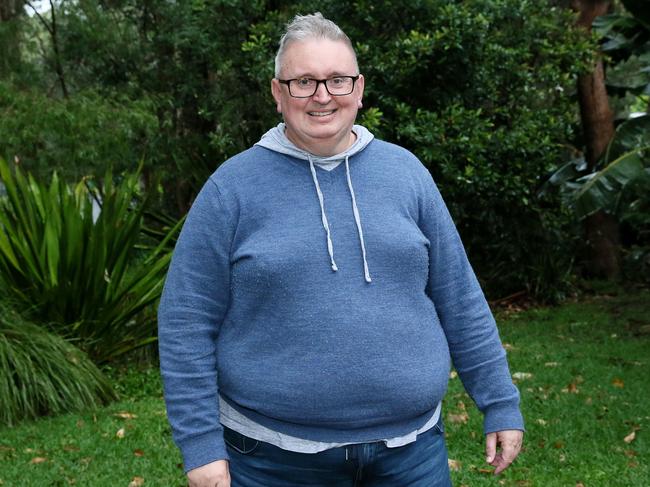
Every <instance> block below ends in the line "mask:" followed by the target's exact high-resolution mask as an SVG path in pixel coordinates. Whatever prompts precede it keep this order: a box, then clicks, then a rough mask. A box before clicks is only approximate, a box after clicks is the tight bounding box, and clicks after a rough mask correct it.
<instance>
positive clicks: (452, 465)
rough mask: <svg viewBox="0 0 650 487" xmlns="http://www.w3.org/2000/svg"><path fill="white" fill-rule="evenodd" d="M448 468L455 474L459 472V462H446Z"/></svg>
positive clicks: (450, 460)
mask: <svg viewBox="0 0 650 487" xmlns="http://www.w3.org/2000/svg"><path fill="white" fill-rule="evenodd" d="M447 464H448V465H449V468H450V469H451V470H453V471H455V472H457V471H459V470H460V462H459V461H458V460H452V459H451V458H450V459H448V460H447Z"/></svg>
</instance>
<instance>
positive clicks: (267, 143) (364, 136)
mask: <svg viewBox="0 0 650 487" xmlns="http://www.w3.org/2000/svg"><path fill="white" fill-rule="evenodd" d="M285 129H286V124H285V123H284V122H281V123H279V124H278V125H276V126H275V127H273V128H272V129H270V130H269V131H268V132H266V133H265V134H264V135H262V138H261V139H260V140H259V142H257V144H255V145H259V146H260V147H265V148H267V149H270V150H272V151H274V152H279V153H280V154H286V155H288V156H291V157H295V158H297V159H302V160H303V161H309V160H311V161H313V163H314V164H315V165H317V166H318V167H321V168H323V169H325V170H328V171H330V170H332V169H334V168H335V167H336V166H338V165H339V164H340V163H341V162H343V161H344V160H345V158H346V157H351V156H353V155H354V154H356V153H357V152H361V151H362V150H363V149H365V148H366V146H367V145H368V144H369V143H370V142H371V141H372V139H374V138H375V136H374V135H372V133H371V132H370V131H369V130H368V129H367V128H365V127H363V126H361V125H354V126H352V132H354V133H355V135H356V136H357V139H356V140H355V141H354V143H353V144H352V145H351V146H350V147H348V148H347V149H346V150H345V151H343V152H341V153H340V154H335V155H333V156H327V157H321V156H317V155H314V154H311V153H310V152H307V151H305V150H303V149H300V148H299V147H297V146H296V145H295V144H294V143H293V142H291V141H290V140H289V139H288V138H287V134H286V133H285Z"/></svg>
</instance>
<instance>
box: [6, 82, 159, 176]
mask: <svg viewBox="0 0 650 487" xmlns="http://www.w3.org/2000/svg"><path fill="white" fill-rule="evenodd" d="M154 110H155V107H154V106H153V104H152V103H151V102H150V101H149V100H148V99H147V98H146V97H139V98H138V99H137V100H130V99H128V98H126V97H124V96H117V95H116V96H108V95H106V94H104V95H101V96H100V95H99V94H98V93H96V92H93V91H90V90H86V91H85V92H83V93H76V94H75V96H73V97H71V98H69V99H52V98H51V97H50V96H48V95H47V94H46V93H45V92H43V91H40V90H38V89H37V88H36V89H34V88H32V89H19V88H18V87H16V86H15V85H14V84H13V83H11V82H7V81H2V80H0V157H5V158H6V159H8V160H14V158H18V160H20V162H21V164H22V165H23V166H24V167H25V168H27V169H28V170H29V171H31V172H32V173H34V174H36V175H37V176H39V177H42V178H46V177H49V176H50V175H51V174H52V172H54V171H57V172H58V173H59V174H60V175H61V176H62V177H63V178H64V179H65V180H68V181H76V180H79V179H80V178H81V177H83V176H86V175H89V174H103V173H104V172H106V170H107V169H108V168H109V167H114V168H115V169H116V170H119V171H123V170H127V169H130V170H135V167H133V164H134V163H133V162H132V161H138V160H140V159H141V158H143V157H145V156H149V155H151V152H152V150H153V149H152V148H153V145H154V143H155V141H156V140H157V130H158V121H157V119H156V115H155V112H154ZM82 134H83V135H82ZM129 164H131V167H129V166H128V165H129Z"/></svg>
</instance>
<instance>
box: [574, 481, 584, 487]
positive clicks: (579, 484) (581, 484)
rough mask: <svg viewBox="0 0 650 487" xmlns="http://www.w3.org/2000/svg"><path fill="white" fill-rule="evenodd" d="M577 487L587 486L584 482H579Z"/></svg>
mask: <svg viewBox="0 0 650 487" xmlns="http://www.w3.org/2000/svg"><path fill="white" fill-rule="evenodd" d="M576 487H585V484H583V483H582V482H578V483H577V484H576Z"/></svg>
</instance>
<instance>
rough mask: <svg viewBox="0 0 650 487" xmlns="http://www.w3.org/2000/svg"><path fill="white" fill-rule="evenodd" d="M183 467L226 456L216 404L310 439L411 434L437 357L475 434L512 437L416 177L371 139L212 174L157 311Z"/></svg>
mask: <svg viewBox="0 0 650 487" xmlns="http://www.w3.org/2000/svg"><path fill="white" fill-rule="evenodd" d="M159 340H160V361H161V370H162V375H163V381H164V389H165V399H166V402H167V411H168V416H169V420H170V423H171V425H172V431H173V434H174V439H175V441H176V443H177V444H178V446H179V447H180V449H181V452H182V453H183V457H184V460H185V468H186V470H190V469H192V468H196V467H199V466H201V465H204V464H207V463H209V462H211V461H214V460H218V459H224V458H227V454H226V451H225V446H224V442H223V434H222V427H221V425H220V424H219V410H218V396H219V395H221V397H222V398H223V399H224V400H225V401H226V402H227V403H228V404H229V405H230V406H232V407H233V408H234V409H236V410H237V411H238V412H239V413H241V414H243V415H244V416H246V417H248V418H250V419H251V420H252V421H254V422H256V423H258V424H260V425H263V426H265V427H267V428H270V429H272V430H274V431H278V432H281V433H284V434H287V435H291V436H295V437H297V438H304V439H307V440H313V441H322V442H361V441H374V440H378V439H382V438H393V437H398V436H400V435H405V434H407V433H409V432H412V431H413V430H416V429H418V428H420V427H422V426H423V425H424V424H425V423H426V422H427V421H428V420H429V419H430V418H431V416H432V415H433V413H434V411H435V409H436V407H437V405H438V403H439V402H440V401H441V400H442V398H443V396H444V394H445V391H446V388H447V381H448V376H449V370H450V358H451V359H452V360H453V362H454V365H455V367H456V369H457V371H458V374H459V376H460V377H461V379H462V381H463V384H464V386H465V388H466V389H467V390H468V392H469V393H470V395H471V396H472V398H473V399H474V401H475V402H476V404H477V405H478V407H479V409H480V410H481V411H482V412H483V413H484V431H485V432H486V433H487V432H491V431H500V430H504V429H523V420H522V417H521V414H520V412H519V407H518V404H519V395H518V391H517V389H516V387H515V386H514V385H513V384H512V381H511V378H510V373H509V370H508V365H507V361H506V357H505V351H504V350H503V347H502V346H501V343H500V340H499V336H498V332H497V329H496V325H495V323H494V319H493V317H492V315H491V313H490V310H489V308H488V305H487V303H486V301H485V298H484V296H483V293H482V292H481V289H480V287H479V285H478V282H477V280H476V278H475V276H474V273H473V272H472V269H471V267H470V265H469V263H468V261H467V258H466V256H465V252H464V250H463V247H462V244H461V241H460V239H459V237H458V234H457V232H456V229H455V227H454V225H453V222H452V220H451V218H450V216H449V213H448V212H447V209H446V207H445V205H444V203H443V201H442V198H441V196H440V193H439V192H438V190H437V188H436V186H435V184H434V183H433V180H432V179H431V176H430V175H429V173H428V171H427V170H426V168H424V167H423V166H422V164H421V163H420V162H419V161H418V160H417V158H415V157H414V156H413V155H412V154H411V153H409V152H408V151H406V150H405V149H403V148H400V147H398V146H395V145H392V144H388V143H386V142H382V141H379V140H376V139H375V140H372V141H370V142H369V143H368V144H367V145H366V146H365V148H363V150H361V151H360V152H358V153H356V154H354V155H352V156H348V157H346V158H345V161H344V164H343V163H342V164H340V165H338V166H337V167H336V168H335V169H332V170H330V171H327V170H323V169H322V168H320V167H318V166H315V165H314V164H313V161H312V160H311V158H309V157H308V160H307V161H305V160H303V159H300V158H297V157H292V156H290V155H287V154H282V153H278V152H277V151H274V150H270V149H268V148H265V147H261V146H254V147H253V148H251V149H249V150H247V151H245V152H242V153H241V154H238V155H237V156H235V157H233V158H232V159H230V160H228V161H227V162H225V163H224V164H223V165H221V167H220V168H219V169H218V170H217V171H216V172H215V173H214V174H213V175H212V176H211V177H210V179H209V180H208V181H207V182H206V184H205V186H204V187H203V189H202V190H201V192H200V193H199V195H198V196H197V199H196V201H195V203H194V205H193V206H192V209H191V210H190V212H189V214H188V217H187V221H186V223H185V225H184V227H183V230H182V233H181V236H180V238H179V241H178V244H177V247H176V250H175V252H174V257H173V259H172V263H171V266H170V270H169V274H168V277H167V281H166V283H165V289H164V292H163V296H162V299H161V304H160V308H159Z"/></svg>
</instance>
